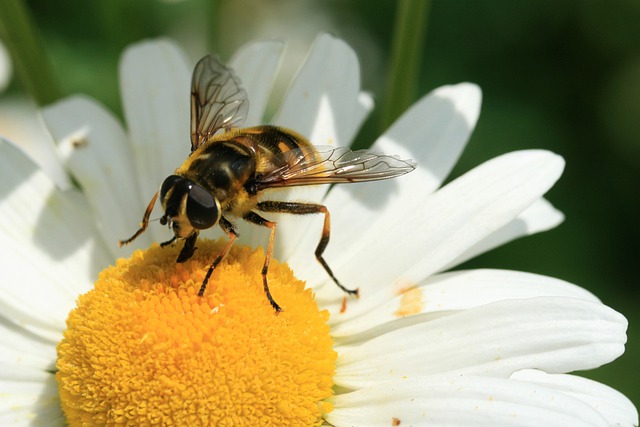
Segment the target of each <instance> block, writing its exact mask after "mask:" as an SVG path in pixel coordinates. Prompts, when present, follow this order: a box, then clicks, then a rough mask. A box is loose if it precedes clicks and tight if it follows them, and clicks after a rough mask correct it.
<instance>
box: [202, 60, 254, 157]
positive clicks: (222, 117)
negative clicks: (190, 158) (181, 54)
mask: <svg viewBox="0 0 640 427" xmlns="http://www.w3.org/2000/svg"><path fill="white" fill-rule="evenodd" d="M248 110H249V101H248V99H247V93H246V92H245V90H244V89H242V87H241V86H240V79H239V78H238V77H237V76H236V75H235V73H234V72H233V70H232V69H230V68H228V67H226V66H225V65H224V64H222V63H221V62H220V61H219V60H218V58H217V57H216V56H213V55H208V56H205V57H204V58H202V59H201V60H200V61H199V62H198V63H197V64H196V67H195V69H194V70H193V77H192V80H191V151H194V150H195V149H196V148H198V147H199V146H200V145H202V144H203V143H204V142H206V141H208V140H209V138H211V137H212V136H213V135H214V134H215V133H216V132H217V131H219V130H220V129H223V128H224V129H231V128H234V127H239V126H241V125H242V123H243V122H244V119H245V118H246V116H247V112H248Z"/></svg>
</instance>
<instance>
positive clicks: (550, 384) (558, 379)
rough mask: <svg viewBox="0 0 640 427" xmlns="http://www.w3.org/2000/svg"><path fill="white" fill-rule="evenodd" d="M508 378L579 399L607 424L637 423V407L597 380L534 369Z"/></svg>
mask: <svg viewBox="0 0 640 427" xmlns="http://www.w3.org/2000/svg"><path fill="white" fill-rule="evenodd" d="M511 378H512V379H515V380H518V381H526V382H527V383H530V384H537V385H540V386H543V387H545V388H547V389H552V390H557V391H560V392H562V393H564V394H566V395H568V396H571V397H573V398H575V399H578V400H582V401H583V402H585V403H586V404H588V405H589V406H591V407H592V408H593V409H594V410H595V411H597V412H599V413H600V414H601V415H602V416H603V417H604V418H605V419H606V420H608V422H609V425H616V426H637V425H638V410H637V409H636V408H635V406H633V403H632V402H631V401H630V400H629V399H628V398H627V397H626V396H625V395H623V394H622V393H620V392H619V391H617V390H614V389H612V388H611V387H609V386H606V385H604V384H601V383H599V382H596V381H592V380H589V379H587V378H582V377H577V376H575V375H564V374H547V373H544V372H542V371H538V370H535V369H526V370H523V371H518V372H515V373H514V374H513V375H511Z"/></svg>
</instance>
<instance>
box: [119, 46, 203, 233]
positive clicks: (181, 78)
mask: <svg viewBox="0 0 640 427" xmlns="http://www.w3.org/2000/svg"><path fill="white" fill-rule="evenodd" d="M190 81H191V70H190V67H189V66H188V65H187V61H186V59H185V57H184V55H183V53H182V51H181V50H180V49H179V48H178V47H177V46H176V45H175V44H174V43H173V42H170V41H168V40H154V41H146V42H142V43H139V44H136V45H133V46H131V47H129V48H128V49H127V50H126V51H125V52H124V54H123V57H122V61H121V63H120V84H121V90H122V100H123V104H124V105H123V106H124V113H125V117H126V119H127V128H128V130H129V137H130V140H131V144H132V147H133V154H134V159H135V162H136V166H137V171H138V179H139V182H140V193H141V194H142V196H143V199H144V200H148V199H149V200H150V199H151V197H152V196H153V194H154V193H155V192H156V191H157V190H158V188H159V187H160V185H161V184H162V182H163V181H164V179H165V178H166V177H167V176H169V175H171V174H172V173H173V172H174V170H175V169H176V168H177V167H178V166H180V164H181V163H182V162H183V161H184V160H185V159H186V158H187V156H188V155H189V152H190V149H191V143H190V130H189V93H190ZM142 213H143V212H140V214H139V215H140V217H141V215H142ZM154 216H155V215H154ZM138 221H139V219H138V216H136V217H135V222H138ZM134 231H135V230H134ZM164 231H166V230H164ZM166 234H167V233H166V232H165V233H161V232H160V230H158V227H151V235H152V236H153V237H154V240H161V239H162V240H166V238H167V235H166Z"/></svg>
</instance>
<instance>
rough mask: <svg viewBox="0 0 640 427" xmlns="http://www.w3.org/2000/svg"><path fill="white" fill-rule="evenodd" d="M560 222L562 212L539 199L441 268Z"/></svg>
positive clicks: (456, 263)
mask: <svg viewBox="0 0 640 427" xmlns="http://www.w3.org/2000/svg"><path fill="white" fill-rule="evenodd" d="M562 221H564V215H563V214H562V212H560V211H559V210H557V209H556V208H554V207H553V205H552V204H551V203H549V202H548V201H547V200H545V199H543V198H541V199H539V200H538V201H536V202H534V203H533V204H532V205H531V206H529V207H528V208H527V209H525V210H524V211H523V212H522V213H521V214H520V215H518V216H517V217H516V218H515V219H513V220H512V221H511V222H509V223H508V224H507V225H505V226H503V227H502V228H500V229H498V230H496V231H495V232H494V233H492V234H490V235H489V236H487V237H486V238H484V239H483V240H481V241H479V242H478V243H476V244H475V245H473V246H472V247H471V248H469V249H467V250H466V251H465V252H464V253H463V254H461V255H460V256H459V257H458V258H456V259H455V260H453V261H451V262H450V263H449V264H448V265H447V266H445V267H443V270H447V269H449V268H451V267H453V266H456V265H459V264H462V263H463V262H465V261H466V260H469V259H472V258H474V257H475V256H477V255H480V254H483V253H485V252H488V251H490V250H491V249H493V248H497V247H499V246H502V245H504V244H506V243H508V242H510V241H512V240H515V239H517V238H519V237H523V236H530V235H532V234H536V233H540V232H542V231H547V230H550V229H552V228H554V227H557V226H558V225H560V223H561V222H562Z"/></svg>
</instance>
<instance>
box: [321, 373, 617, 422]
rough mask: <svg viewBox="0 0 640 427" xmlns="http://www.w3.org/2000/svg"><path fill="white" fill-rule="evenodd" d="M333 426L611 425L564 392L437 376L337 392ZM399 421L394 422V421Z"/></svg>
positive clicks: (331, 416)
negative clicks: (347, 391) (339, 393)
mask: <svg viewBox="0 0 640 427" xmlns="http://www.w3.org/2000/svg"><path fill="white" fill-rule="evenodd" d="M332 401H333V402H334V409H333V411H331V412H330V413H329V414H327V415H325V419H326V420H327V421H329V422H330V423H331V424H332V425H334V426H337V427H339V426H350V427H356V426H363V427H364V426H366V427H375V426H381V427H382V426H385V427H386V426H390V425H394V424H392V422H393V421H395V422H396V423H398V422H399V424H395V425H400V426H405V425H407V426H428V427H438V426H461V427H467V426H488V427H498V426H510V427H511V426H527V427H540V426H545V427H554V426H558V427H574V426H575V427H578V426H579V427H586V426H592V427H593V426H602V427H605V426H608V425H609V424H608V423H607V420H605V419H603V418H602V417H601V416H600V414H599V413H598V412H597V411H594V410H593V409H592V408H591V407H589V405H586V404H585V403H583V402H582V401H580V400H578V399H573V398H572V397H571V396H568V395H565V394H564V393H561V392H558V391H555V390H552V389H547V388H544V387H539V386H535V385H531V384H526V383H520V382H518V381H512V380H504V379H499V378H481V377H470V376H454V375H437V376H428V377H423V378H416V377H415V376H413V377H412V378H411V379H408V380H403V381H394V382H389V383H384V384H380V385H377V386H374V387H370V388H365V389H363V390H358V391H355V392H352V393H347V394H343V395H338V396H335V397H334V398H333V399H332ZM394 419H395V420H394Z"/></svg>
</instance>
